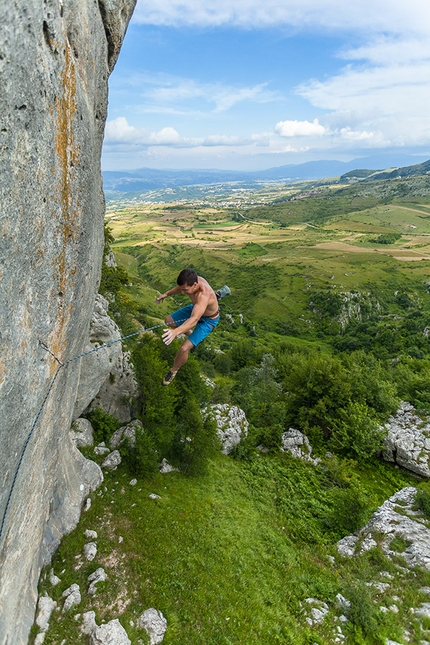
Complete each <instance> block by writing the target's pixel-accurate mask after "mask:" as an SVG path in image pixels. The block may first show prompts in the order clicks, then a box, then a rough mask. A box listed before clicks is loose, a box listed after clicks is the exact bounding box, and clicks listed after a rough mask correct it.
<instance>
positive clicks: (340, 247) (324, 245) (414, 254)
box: [311, 242, 430, 262]
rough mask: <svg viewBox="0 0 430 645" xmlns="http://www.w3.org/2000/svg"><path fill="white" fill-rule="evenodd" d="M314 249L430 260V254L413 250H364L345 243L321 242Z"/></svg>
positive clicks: (412, 259)
mask: <svg viewBox="0 0 430 645" xmlns="http://www.w3.org/2000/svg"><path fill="white" fill-rule="evenodd" d="M311 248H314V249H325V250H327V251H346V252H347V253H375V252H376V253H382V254H383V255H390V256H391V257H393V258H394V259H395V260H403V261H404V262H410V261H412V262H414V261H416V260H430V254H429V253H423V252H422V251H421V252H419V251H413V250H412V249H407V251H404V252H402V251H401V250H400V249H383V248H380V249H375V248H364V247H361V248H360V247H358V246H352V245H351V244H345V242H320V244H315V246H313V247H311Z"/></svg>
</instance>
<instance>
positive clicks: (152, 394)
mask: <svg viewBox="0 0 430 645" xmlns="http://www.w3.org/2000/svg"><path fill="white" fill-rule="evenodd" d="M161 352H162V348H161V343H160V340H159V339H158V338H157V337H156V336H153V335H150V334H144V336H143V337H142V338H141V340H140V341H139V342H138V344H137V345H136V347H135V348H134V350H133V353H132V358H133V363H134V366H135V371H136V377H137V380H138V382H139V385H140V392H141V396H140V403H141V413H142V420H143V425H144V427H145V429H146V430H147V431H148V432H149V434H150V435H151V437H152V439H153V441H154V445H155V447H156V448H157V449H158V450H159V451H160V454H161V453H163V452H165V451H167V450H168V449H169V448H170V445H171V443H172V440H173V437H174V435H175V432H176V423H175V408H176V403H177V398H178V394H177V389H176V387H175V383H173V384H172V385H171V386H169V387H163V385H162V379H163V376H164V375H165V374H166V372H167V371H168V369H169V364H168V363H167V361H165V360H164V359H163V358H162V355H161Z"/></svg>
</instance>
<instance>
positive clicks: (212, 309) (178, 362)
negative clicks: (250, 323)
mask: <svg viewBox="0 0 430 645" xmlns="http://www.w3.org/2000/svg"><path fill="white" fill-rule="evenodd" d="M176 282H177V286H176V287H173V289H169V291H166V293H163V294H162V295H161V296H158V298H156V301H157V302H163V300H165V298H167V297H168V296H174V295H176V294H177V293H180V294H184V295H187V296H188V297H189V299H190V300H191V302H192V304H191V305H187V306H186V307H182V309H178V310H177V311H174V312H173V313H172V314H171V315H170V316H167V318H165V320H164V322H165V323H167V324H168V325H169V327H170V329H165V330H164V333H163V341H164V343H165V344H166V345H170V343H171V342H172V341H173V340H174V339H175V338H176V336H178V335H179V334H186V335H187V336H188V337H189V338H187V339H186V340H185V341H184V342H183V343H182V345H181V347H180V349H179V352H178V353H177V354H176V356H175V360H174V362H173V367H172V369H171V370H169V372H167V374H166V376H165V377H164V378H163V385H170V383H171V382H172V381H173V379H174V378H175V376H176V373H177V371H178V369H179V368H180V367H182V365H185V363H186V362H187V360H188V352H189V351H191V350H192V349H193V348H194V347H197V345H198V344H199V343H201V342H202V340H204V339H205V338H206V336H208V335H209V334H210V333H211V331H212V330H213V329H215V327H216V326H217V324H218V322H219V308H218V300H217V296H216V294H215V291H214V290H213V289H212V287H211V286H210V284H209V283H208V282H207V281H206V280H205V279H204V278H202V277H201V276H198V275H197V273H196V272H195V271H194V270H193V269H183V270H182V271H181V273H180V274H179V275H178V279H177V280H176ZM193 327H195V329H194V331H192V328H193Z"/></svg>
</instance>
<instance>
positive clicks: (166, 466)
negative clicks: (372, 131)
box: [159, 459, 179, 475]
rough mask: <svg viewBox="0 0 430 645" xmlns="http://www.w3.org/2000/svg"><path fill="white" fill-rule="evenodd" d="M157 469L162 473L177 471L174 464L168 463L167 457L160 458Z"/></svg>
mask: <svg viewBox="0 0 430 645" xmlns="http://www.w3.org/2000/svg"><path fill="white" fill-rule="evenodd" d="M159 470H160V473H161V474H162V475H166V474H167V473H173V472H178V471H179V468H175V467H174V466H172V465H171V464H169V462H168V461H167V459H162V460H161V464H160V468H159Z"/></svg>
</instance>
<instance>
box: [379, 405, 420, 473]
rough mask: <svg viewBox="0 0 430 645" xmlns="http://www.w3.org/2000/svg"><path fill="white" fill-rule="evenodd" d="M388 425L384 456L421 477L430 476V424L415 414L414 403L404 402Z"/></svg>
mask: <svg viewBox="0 0 430 645" xmlns="http://www.w3.org/2000/svg"><path fill="white" fill-rule="evenodd" d="M386 427H387V429H388V435H387V437H386V438H385V450H384V451H383V452H382V456H383V458H384V459H385V460H386V461H391V462H395V463H397V464H399V466H403V468H407V469H408V470H411V471H412V472H414V473H417V475H421V477H430V467H429V464H430V424H429V423H425V422H423V420H422V419H421V418H420V417H419V416H417V415H416V414H415V409H414V407H413V405H411V404H410V403H406V402H403V403H402V404H401V406H400V408H399V410H398V411H397V414H395V415H394V416H392V417H390V418H389V419H388V421H387V423H386Z"/></svg>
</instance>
